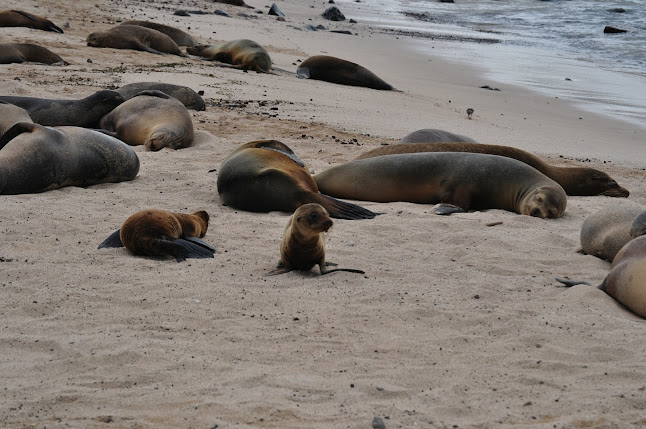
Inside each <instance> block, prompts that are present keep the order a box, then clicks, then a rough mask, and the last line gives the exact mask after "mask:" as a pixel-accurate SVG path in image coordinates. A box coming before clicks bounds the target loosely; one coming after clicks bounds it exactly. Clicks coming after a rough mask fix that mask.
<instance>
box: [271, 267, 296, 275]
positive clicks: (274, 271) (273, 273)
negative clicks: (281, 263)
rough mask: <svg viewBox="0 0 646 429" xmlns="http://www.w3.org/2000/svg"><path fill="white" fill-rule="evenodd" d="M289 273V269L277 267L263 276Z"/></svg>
mask: <svg viewBox="0 0 646 429" xmlns="http://www.w3.org/2000/svg"><path fill="white" fill-rule="evenodd" d="M290 271H291V268H287V267H279V268H276V269H274V270H271V271H269V272H268V273H266V274H265V276H277V275H279V274H285V273H288V272H290Z"/></svg>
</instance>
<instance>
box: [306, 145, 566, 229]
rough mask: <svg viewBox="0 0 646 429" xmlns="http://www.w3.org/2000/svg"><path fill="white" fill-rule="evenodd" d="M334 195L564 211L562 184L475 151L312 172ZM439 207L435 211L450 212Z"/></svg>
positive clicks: (382, 159)
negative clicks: (315, 173)
mask: <svg viewBox="0 0 646 429" xmlns="http://www.w3.org/2000/svg"><path fill="white" fill-rule="evenodd" d="M314 180H315V181H316V183H317V185H318V187H319V189H320V191H321V192H324V193H325V194H327V195H330V196H333V197H336V198H348V199H353V200H363V201H376V202H384V203H385V202H393V201H408V202H412V203H422V204H437V203H440V204H451V205H453V206H457V207H458V208H460V209H462V210H483V209H503V210H509V211H513V212H516V213H519V214H524V215H530V216H536V217H540V218H557V217H559V216H561V215H562V214H563V212H564V211H565V207H566V205H567V196H566V195H565V191H563V188H561V186H560V185H559V184H558V183H556V182H555V181H553V180H552V179H550V178H549V177H547V176H545V175H544V174H542V173H541V172H539V171H538V170H536V169H534V168H532V167H530V166H529V165H527V164H523V163H522V162H520V161H517V160H515V159H511V158H505V157H502V156H497V155H486V154H480V153H450V152H437V153H406V154H398V155H387V156H378V157H375V158H368V159H360V160H357V161H351V162H348V163H345V164H341V165H337V166H334V167H331V168H329V169H327V170H325V171H323V172H321V173H319V174H317V175H316V176H314ZM445 209H446V207H442V208H441V211H439V212H438V211H437V210H436V212H437V213H438V214H450V212H447V211H446V210H445Z"/></svg>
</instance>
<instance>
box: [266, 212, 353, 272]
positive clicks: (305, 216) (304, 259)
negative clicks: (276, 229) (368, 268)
mask: <svg viewBox="0 0 646 429" xmlns="http://www.w3.org/2000/svg"><path fill="white" fill-rule="evenodd" d="M331 227H332V219H330V216H329V215H328V212H327V210H325V208H323V207H322V206H321V205H320V204H316V203H309V204H303V205H302V206H300V207H299V208H297V209H296V211H295V212H294V214H293V215H292V216H291V217H290V218H289V222H287V227H286V228H285V231H284V232H283V240H282V242H281V244H280V262H278V266H277V267H276V269H275V270H272V271H270V272H268V273H267V275H268V276H275V275H277V274H283V273H287V272H289V271H292V270H300V271H309V270H311V269H312V267H314V265H318V266H319V270H320V271H321V275H325V274H329V273H331V272H334V271H349V272H351V273H360V274H365V272H364V271H361V270H354V269H351V268H335V269H332V270H328V268H327V267H328V265H336V264H334V263H331V262H325V235H324V233H325V232H327V230H328V229H330V228H331Z"/></svg>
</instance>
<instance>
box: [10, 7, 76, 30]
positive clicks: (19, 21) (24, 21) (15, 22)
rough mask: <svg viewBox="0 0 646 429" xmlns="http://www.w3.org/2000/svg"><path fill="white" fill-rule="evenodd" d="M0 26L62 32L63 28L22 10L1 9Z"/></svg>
mask: <svg viewBox="0 0 646 429" xmlns="http://www.w3.org/2000/svg"><path fill="white" fill-rule="evenodd" d="M0 27H29V28H35V29H37V30H44V31H55V32H56V33H61V34H63V30H61V29H60V27H58V26H57V25H55V24H54V23H53V22H52V21H50V20H49V19H47V18H43V17H42V16H38V15H34V14H33V13H29V12H24V11H22V10H3V11H1V12H0Z"/></svg>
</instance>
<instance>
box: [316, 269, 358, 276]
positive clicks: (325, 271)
mask: <svg viewBox="0 0 646 429" xmlns="http://www.w3.org/2000/svg"><path fill="white" fill-rule="evenodd" d="M335 271H347V272H349V273H357V274H365V273H366V272H365V271H361V270H355V269H352V268H333V269H331V270H321V275H322V276H324V275H326V274H330V273H333V272H335Z"/></svg>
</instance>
